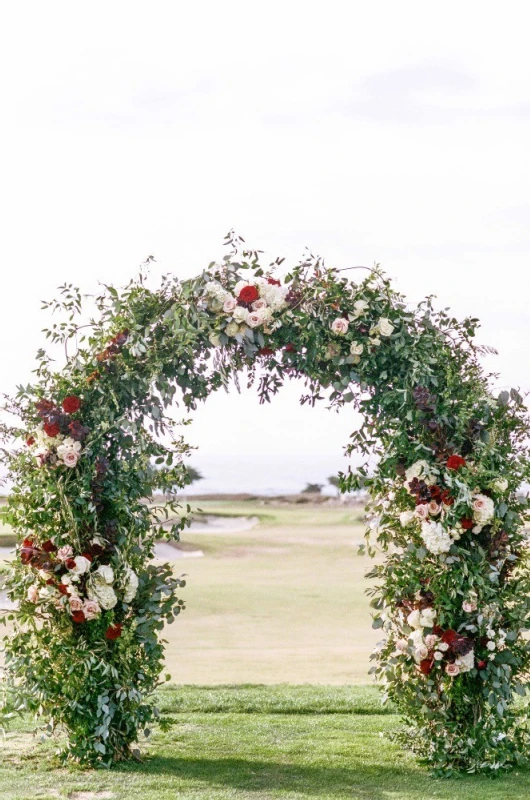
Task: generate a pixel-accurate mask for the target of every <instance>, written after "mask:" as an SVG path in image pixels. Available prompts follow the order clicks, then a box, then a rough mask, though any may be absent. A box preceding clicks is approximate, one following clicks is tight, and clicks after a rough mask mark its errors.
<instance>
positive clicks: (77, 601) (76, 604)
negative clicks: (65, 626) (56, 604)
mask: <svg viewBox="0 0 530 800" xmlns="http://www.w3.org/2000/svg"><path fill="white" fill-rule="evenodd" d="M68 602H69V603H70V611H81V609H82V608H83V601H82V600H81V598H80V597H76V596H75V595H72V597H70V599H69V601H68Z"/></svg>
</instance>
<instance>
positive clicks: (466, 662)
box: [455, 650, 475, 672]
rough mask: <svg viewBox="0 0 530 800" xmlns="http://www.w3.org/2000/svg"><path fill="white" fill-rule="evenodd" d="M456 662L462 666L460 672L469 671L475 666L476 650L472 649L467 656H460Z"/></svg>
mask: <svg viewBox="0 0 530 800" xmlns="http://www.w3.org/2000/svg"><path fill="white" fill-rule="evenodd" d="M455 664H458V666H459V667H460V672H469V670H470V669H473V667H474V666H475V651H474V650H470V651H469V653H467V654H466V655H465V656H458V658H457V659H456V661H455Z"/></svg>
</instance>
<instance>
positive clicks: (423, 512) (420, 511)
mask: <svg viewBox="0 0 530 800" xmlns="http://www.w3.org/2000/svg"><path fill="white" fill-rule="evenodd" d="M414 513H415V514H416V516H417V517H419V518H420V519H427V518H428V516H429V509H428V508H427V506H426V505H425V504H424V503H422V504H421V505H419V506H416V511H415V512H414Z"/></svg>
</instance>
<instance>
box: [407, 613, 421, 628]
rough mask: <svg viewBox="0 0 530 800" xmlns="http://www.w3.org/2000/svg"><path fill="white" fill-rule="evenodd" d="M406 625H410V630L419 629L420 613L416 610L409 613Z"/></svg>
mask: <svg viewBox="0 0 530 800" xmlns="http://www.w3.org/2000/svg"><path fill="white" fill-rule="evenodd" d="M407 624H408V625H410V627H411V628H421V627H422V624H421V620H420V612H419V611H418V609H417V608H415V609H414V611H411V612H410V614H409V615H408V617H407Z"/></svg>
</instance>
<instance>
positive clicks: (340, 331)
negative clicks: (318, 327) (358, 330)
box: [331, 317, 349, 336]
mask: <svg viewBox="0 0 530 800" xmlns="http://www.w3.org/2000/svg"><path fill="white" fill-rule="evenodd" d="M348 327H349V322H348V320H347V319H344V317H337V319H334V320H333V322H332V323H331V331H332V333H335V334H336V335H337V336H344V335H345V334H346V333H348Z"/></svg>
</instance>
